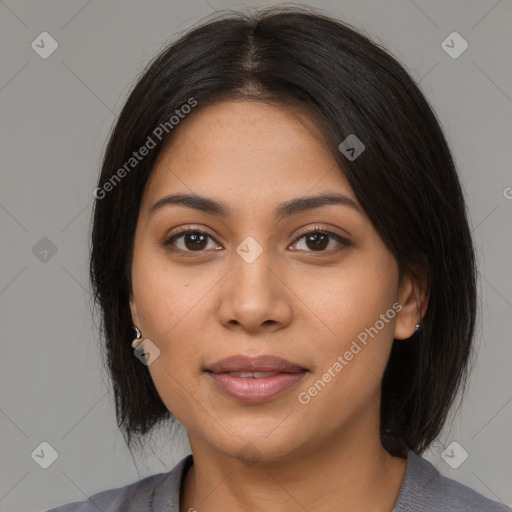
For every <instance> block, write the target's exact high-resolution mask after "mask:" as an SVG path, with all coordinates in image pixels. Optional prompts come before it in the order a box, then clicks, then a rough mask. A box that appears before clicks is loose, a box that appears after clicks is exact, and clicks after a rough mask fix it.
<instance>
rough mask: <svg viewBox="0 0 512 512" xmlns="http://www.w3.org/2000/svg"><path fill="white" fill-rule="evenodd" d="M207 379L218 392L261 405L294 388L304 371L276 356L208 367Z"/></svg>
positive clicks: (234, 359)
mask: <svg viewBox="0 0 512 512" xmlns="http://www.w3.org/2000/svg"><path fill="white" fill-rule="evenodd" d="M206 371H207V375H208V377H209V378H210V379H211V380H212V381H213V383H214V385H215V386H216V388H217V389H219V390H220V391H222V392H224V393H226V394H227V395H229V396H231V397H233V398H237V399H238V400H241V401H243V402H248V403H260V402H265V401H267V400H270V399H271V398H274V397H276V396H278V395H280V394H282V393H284V392H285V391H287V390H288V389H289V388H291V387H292V386H294V385H295V384H296V383H297V382H299V380H301V379H302V378H303V377H304V375H305V374H306V373H307V370H306V369H304V368H302V367H300V366H298V365H296V364H294V363H291V362H290V361H287V360H285V359H282V358H279V357H275V356H259V357H247V356H232V357H229V358H226V359H222V360H221V361H218V362H216V363H214V364H213V365H211V366H210V367H209V368H208V369H207V370H206ZM240 372H264V373H268V372H272V373H275V375H272V376H268V377H263V378H254V377H246V378H243V377H240V376H239V375H238V376H237V375H232V374H231V373H240Z"/></svg>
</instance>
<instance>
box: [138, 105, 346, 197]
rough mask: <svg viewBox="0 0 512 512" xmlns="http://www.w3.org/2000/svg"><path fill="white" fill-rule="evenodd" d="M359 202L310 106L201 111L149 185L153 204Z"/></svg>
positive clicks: (179, 133)
mask: <svg viewBox="0 0 512 512" xmlns="http://www.w3.org/2000/svg"><path fill="white" fill-rule="evenodd" d="M315 189H317V190H320V189H321V190H323V191H324V190H325V189H329V190H336V191H339V192H343V193H344V194H345V195H348V196H350V197H352V198H354V200H355V196H354V194H353V192H352V190H351V188H350V186H349V184H348V182H347V180H346V178H345V176H344V175H343V173H342V171H341V169H340V167H339V165H338V162H337V161H336V159H335V158H334V156H333V155H332V153H331V151H330V149H329V148H328V147H327V145H326V143H325V141H324V139H323V137H322V135H321V130H320V129H319V127H318V125H316V123H315V122H314V121H313V119H312V118H311V116H310V115H309V113H308V112H307V111H306V109H305V108H304V107H300V106H284V105H279V106H278V105H270V104H268V103H264V102H261V101H251V100H243V101H242V100H240V101H225V102H219V103H215V104H213V105H209V106H206V107H202V108H201V107H200V106H198V107H197V109H196V110H195V111H194V112H193V113H192V114H190V115H189V116H188V117H187V118H185V119H184V120H183V121H181V123H180V125H178V126H177V127H176V128H175V132H173V134H172V139H171V140H170V142H169V143H168V144H167V146H166V147H165V148H164V149H163V150H162V153H161V154H160V155H159V158H158V160H157V162H156V164H155V167H154V169H153V171H152V174H151V177H150V179H149V181H148V184H147V186H146V193H145V196H146V198H147V200H148V201H153V202H154V201H156V200H158V199H159V197H161V196H162V195H165V194H169V193H171V192H173V191H177V190H180V191H185V190H186V191H187V192H188V193H197V194H200V195H214V196H216V197H221V196H224V197H231V198H232V199H236V198H239V199H241V200H251V201H255V202H258V201H260V204H262V205H263V204H264V203H266V202H268V201H271V202H272V201H273V202H280V201H282V200H283V199H284V196H293V197H295V196H300V195H304V194H307V193H308V192H309V191H311V192H315Z"/></svg>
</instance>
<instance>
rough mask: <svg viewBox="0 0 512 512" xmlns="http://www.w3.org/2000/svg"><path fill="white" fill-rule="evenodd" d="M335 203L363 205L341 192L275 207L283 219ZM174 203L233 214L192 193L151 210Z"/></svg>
mask: <svg viewBox="0 0 512 512" xmlns="http://www.w3.org/2000/svg"><path fill="white" fill-rule="evenodd" d="M333 204H339V205H343V206H349V207H350V208H353V209H354V210H356V211H358V212H359V213H361V207H360V206H359V205H358V204H357V203H356V202H355V201H354V200H353V199H351V198H350V197H347V196H344V195H341V194H334V193H325V194H320V195H316V196H309V197H299V198H296V199H291V200H290V201H286V202H284V203H281V204H280V205H278V206H277V208H276V209H275V217H276V219H278V220H281V219H283V218H285V217H290V216H292V215H295V214H297V213H300V212H304V211H307V210H312V209H314V208H320V207H321V206H327V205H333ZM172 205H179V206H186V207H188V208H193V209H195V210H200V211H202V212H205V213H211V214H213V215H218V216H220V217H224V218H226V217H230V216H231V215H232V212H231V209H230V208H229V207H228V206H227V205H226V204H225V203H222V202H220V201H217V200H215V199H211V198H209V197H204V196H198V195H192V194H170V195H168V196H165V197H162V198H161V199H159V200H158V201H157V202H156V203H155V204H154V205H153V206H152V207H151V208H150V212H151V213H153V212H155V211H157V210H160V209H161V208H164V207H166V206H172Z"/></svg>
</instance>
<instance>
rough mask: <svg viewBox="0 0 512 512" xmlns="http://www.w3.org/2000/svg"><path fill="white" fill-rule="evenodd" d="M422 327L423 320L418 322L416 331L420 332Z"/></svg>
mask: <svg viewBox="0 0 512 512" xmlns="http://www.w3.org/2000/svg"><path fill="white" fill-rule="evenodd" d="M420 329H421V322H420V323H419V324H416V332H418V331H419V330H420Z"/></svg>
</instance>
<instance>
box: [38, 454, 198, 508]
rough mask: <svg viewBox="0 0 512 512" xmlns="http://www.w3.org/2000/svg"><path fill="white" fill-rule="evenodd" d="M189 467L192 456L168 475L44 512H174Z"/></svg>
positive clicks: (184, 459)
mask: <svg viewBox="0 0 512 512" xmlns="http://www.w3.org/2000/svg"><path fill="white" fill-rule="evenodd" d="M191 464H192V456H191V455H188V456H187V457H185V458H183V459H182V460H181V461H180V462H179V463H178V464H177V465H176V466H175V467H174V468H173V469H172V470H171V471H169V472H168V473H159V474H157V475H151V476H148V477H146V478H144V479H142V480H138V481H137V482H134V483H132V484H128V485H125V486H124V487H118V488H115V489H109V490H106V491H102V492H99V493H96V494H94V495H92V496H90V497H89V498H88V499H87V500H85V501H80V502H78V501H77V502H73V503H68V504H66V505H61V506H59V507H56V508H52V509H51V510H48V511H47V512H98V510H101V511H102V512H121V511H122V512H144V511H148V512H149V511H150V510H151V511H152V512H160V511H164V510H165V511H166V512H178V511H179V493H180V485H181V478H182V475H183V473H184V471H185V470H186V469H188V467H190V465H191Z"/></svg>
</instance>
